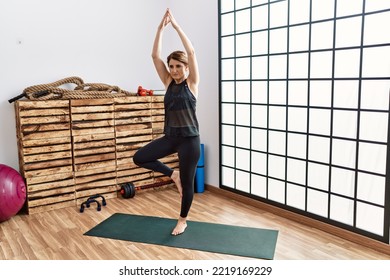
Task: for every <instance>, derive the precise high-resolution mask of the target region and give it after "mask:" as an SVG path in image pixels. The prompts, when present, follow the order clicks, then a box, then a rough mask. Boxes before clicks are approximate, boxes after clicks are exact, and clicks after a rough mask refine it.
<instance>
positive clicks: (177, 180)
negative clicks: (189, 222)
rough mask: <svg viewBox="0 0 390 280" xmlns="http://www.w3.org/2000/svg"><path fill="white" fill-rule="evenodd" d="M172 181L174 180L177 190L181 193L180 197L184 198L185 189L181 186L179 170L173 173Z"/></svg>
mask: <svg viewBox="0 0 390 280" xmlns="http://www.w3.org/2000/svg"><path fill="white" fill-rule="evenodd" d="M171 179H172V180H173V182H175V184H176V187H177V190H178V191H179V194H180V197H182V196H183V188H182V186H181V181H180V172H179V171H177V170H175V171H173V173H172V175H171Z"/></svg>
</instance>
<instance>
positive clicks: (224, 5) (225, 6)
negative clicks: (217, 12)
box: [221, 0, 235, 13]
mask: <svg viewBox="0 0 390 280" xmlns="http://www.w3.org/2000/svg"><path fill="white" fill-rule="evenodd" d="M234 1H235V0H222V1H221V13H226V12H230V11H233V10H234Z"/></svg>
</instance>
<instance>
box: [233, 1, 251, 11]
mask: <svg viewBox="0 0 390 280" xmlns="http://www.w3.org/2000/svg"><path fill="white" fill-rule="evenodd" d="M250 5H251V0H240V1H236V10H239V9H244V8H248V7H250Z"/></svg>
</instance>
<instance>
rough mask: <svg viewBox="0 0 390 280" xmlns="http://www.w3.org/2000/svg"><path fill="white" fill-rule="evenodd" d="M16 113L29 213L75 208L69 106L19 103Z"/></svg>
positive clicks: (21, 165) (21, 170)
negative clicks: (72, 206) (68, 207)
mask: <svg viewBox="0 0 390 280" xmlns="http://www.w3.org/2000/svg"><path fill="white" fill-rule="evenodd" d="M15 109H16V123H17V131H18V134H17V137H18V146H19V163H20V172H21V174H22V175H23V176H24V178H25V179H26V183H27V193H28V195H27V208H28V211H29V213H35V212H42V211H47V210H51V209H57V208H62V207H67V206H71V205H75V181H74V176H73V160H72V141H71V129H70V112H69V102H68V101H62V100H58V101H55V102H53V101H19V102H16V103H15Z"/></svg>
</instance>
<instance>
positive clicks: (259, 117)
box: [252, 105, 268, 128]
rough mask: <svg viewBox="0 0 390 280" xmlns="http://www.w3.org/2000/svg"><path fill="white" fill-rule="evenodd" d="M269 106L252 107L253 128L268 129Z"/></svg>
mask: <svg viewBox="0 0 390 280" xmlns="http://www.w3.org/2000/svg"><path fill="white" fill-rule="evenodd" d="M267 119H268V117H267V106H263V105H252V126H253V127H258V128H267Z"/></svg>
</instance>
